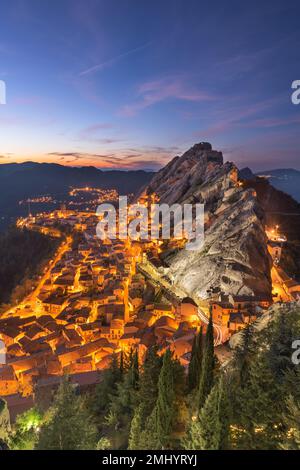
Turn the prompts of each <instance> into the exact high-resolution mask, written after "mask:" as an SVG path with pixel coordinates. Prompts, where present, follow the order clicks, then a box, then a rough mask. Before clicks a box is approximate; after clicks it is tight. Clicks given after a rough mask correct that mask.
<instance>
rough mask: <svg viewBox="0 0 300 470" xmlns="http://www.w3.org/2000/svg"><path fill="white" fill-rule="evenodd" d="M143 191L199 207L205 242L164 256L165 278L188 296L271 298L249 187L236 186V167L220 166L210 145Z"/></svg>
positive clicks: (258, 215) (259, 220) (258, 213)
mask: <svg viewBox="0 0 300 470" xmlns="http://www.w3.org/2000/svg"><path fill="white" fill-rule="evenodd" d="M146 192H147V193H148V194H151V193H156V194H157V195H158V196H159V198H160V202H161V203H162V202H165V203H169V204H173V203H181V204H184V203H197V202H199V203H204V204H205V221H206V224H205V242H204V246H203V247H202V248H201V250H196V251H188V250H185V249H182V250H180V251H179V252H178V251H177V252H174V253H168V254H167V255H166V256H165V260H164V261H165V262H166V264H167V266H168V268H167V270H166V271H167V273H166V274H167V275H168V277H169V278H170V279H172V280H173V282H174V283H175V284H176V285H178V286H179V287H180V288H182V289H184V290H185V291H186V292H187V293H188V294H189V295H191V296H192V297H194V298H195V297H196V298H199V299H203V298H207V297H208V296H209V293H208V291H209V290H210V289H212V288H213V289H214V290H217V291H220V292H221V291H222V292H224V293H225V294H229V293H231V294H246V295H252V294H253V295H256V294H263V295H270V294H271V278H270V268H271V261H270V257H269V254H268V251H267V243H266V241H267V240H266V235H265V231H264V224H263V219H264V213H263V211H262V209H261V207H260V205H259V204H258V201H257V198H256V193H255V191H254V190H253V189H251V188H249V189H244V188H243V187H241V186H240V185H239V183H238V169H237V167H236V166H235V165H234V164H233V163H230V162H227V163H225V164H224V163H223V156H222V153H221V152H217V151H215V150H212V147H211V145H210V144H209V143H206V142H205V143H200V144H196V145H194V146H193V147H192V148H191V149H190V150H188V151H187V152H186V153H184V154H183V155H182V156H181V157H175V158H174V159H173V160H172V161H171V162H170V163H169V164H168V165H167V166H166V167H165V168H163V169H162V170H161V171H160V172H158V174H157V175H155V177H154V178H153V179H152V181H151V182H150V184H149V186H148V188H147V190H146Z"/></svg>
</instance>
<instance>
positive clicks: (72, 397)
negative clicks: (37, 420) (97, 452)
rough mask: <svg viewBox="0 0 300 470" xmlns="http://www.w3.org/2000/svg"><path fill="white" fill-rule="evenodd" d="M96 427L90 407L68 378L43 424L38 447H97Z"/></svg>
mask: <svg viewBox="0 0 300 470" xmlns="http://www.w3.org/2000/svg"><path fill="white" fill-rule="evenodd" d="M95 446H96V428H95V426H94V423H93V419H92V417H91V415H90V413H89V411H88V409H87V407H86V403H85V400H84V399H83V398H82V397H80V396H78V395H77V394H76V393H75V391H74V387H73V385H72V384H71V383H70V382H69V380H68V379H67V378H64V379H63V381H62V383H61V385H60V386H59V389H58V391H57V393H56V395H55V399H54V403H53V405H52V407H51V408H50V410H49V412H48V419H47V420H46V421H45V423H44V424H43V425H42V427H41V430H40V433H39V440H38V443H37V448H38V449H41V450H85V449H95Z"/></svg>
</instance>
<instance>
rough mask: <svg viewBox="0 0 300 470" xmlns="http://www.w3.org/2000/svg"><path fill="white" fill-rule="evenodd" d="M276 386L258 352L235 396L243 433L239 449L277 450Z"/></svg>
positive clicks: (278, 413)
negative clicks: (245, 379)
mask: <svg viewBox="0 0 300 470" xmlns="http://www.w3.org/2000/svg"><path fill="white" fill-rule="evenodd" d="M280 397H281V391H280V387H279V384H278V382H277V381H276V380H274V375H273V372H272V371H271V369H270V367H269V364H268V362H267V360H266V354H264V353H263V352H260V353H259V354H257V355H256V356H255V357H254V358H253V359H252V361H251V365H250V368H249V379H248V380H247V382H246V383H245V384H243V387H240V388H239V390H238V394H237V400H236V401H237V405H238V406H237V409H238V413H237V415H236V416H235V420H236V422H237V424H238V425H240V426H241V428H242V432H241V433H240V435H239V436H238V437H237V446H238V447H239V448H242V449H264V450H269V449H276V448H277V447H278V442H279V441H280V440H281V438H282V436H281V433H282V431H283V426H282V405H283V403H281V399H280Z"/></svg>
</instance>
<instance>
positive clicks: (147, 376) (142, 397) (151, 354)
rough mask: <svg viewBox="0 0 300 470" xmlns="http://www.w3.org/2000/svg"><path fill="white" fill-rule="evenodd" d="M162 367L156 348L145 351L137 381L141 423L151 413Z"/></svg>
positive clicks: (144, 421)
mask: <svg viewBox="0 0 300 470" xmlns="http://www.w3.org/2000/svg"><path fill="white" fill-rule="evenodd" d="M161 366H162V359H161V357H160V356H159V355H158V354H157V346H152V347H150V348H149V349H148V350H147V353H146V357H145V361H144V364H143V366H142V371H141V374H140V380H139V393H138V401H139V403H140V404H141V407H142V409H141V414H142V422H143V423H146V419H147V418H148V417H149V416H150V414H151V413H152V411H153V409H154V407H155V404H156V400H157V395H158V378H159V374H160V370H161Z"/></svg>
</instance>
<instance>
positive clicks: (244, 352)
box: [234, 324, 255, 387]
mask: <svg viewBox="0 0 300 470" xmlns="http://www.w3.org/2000/svg"><path fill="white" fill-rule="evenodd" d="M240 335H241V339H240V342H239V344H238V346H237V348H236V349H235V353H234V364H235V367H236V369H237V372H238V381H239V383H240V384H241V386H242V387H243V386H244V385H245V383H246V382H247V378H248V375H249V368H250V363H251V359H252V358H253V354H254V352H255V343H254V337H253V335H254V329H253V325H252V324H248V325H247V326H246V327H245V328H244V329H243V330H242V331H241V332H240Z"/></svg>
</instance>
